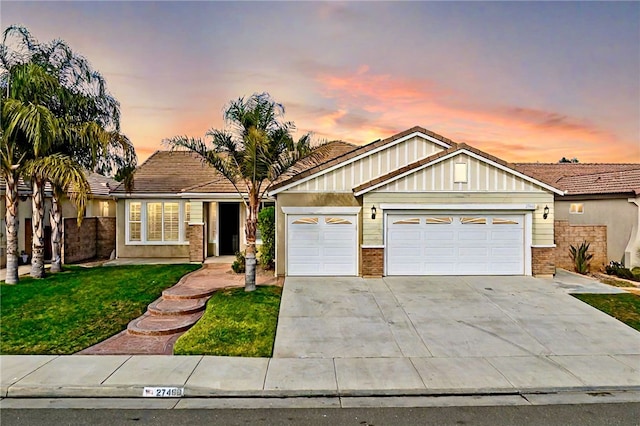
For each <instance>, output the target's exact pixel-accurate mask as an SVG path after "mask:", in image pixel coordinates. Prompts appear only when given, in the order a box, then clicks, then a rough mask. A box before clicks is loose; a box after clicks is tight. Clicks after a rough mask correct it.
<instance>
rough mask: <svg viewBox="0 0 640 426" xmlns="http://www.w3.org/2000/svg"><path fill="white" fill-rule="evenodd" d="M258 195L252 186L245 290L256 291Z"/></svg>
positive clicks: (248, 221) (248, 219)
mask: <svg viewBox="0 0 640 426" xmlns="http://www.w3.org/2000/svg"><path fill="white" fill-rule="evenodd" d="M257 195H258V194H257V192H255V193H254V188H251V191H250V193H249V211H248V214H247V225H246V229H245V235H246V237H247V250H246V252H245V276H244V291H254V290H255V289H256V263H257V262H256V218H257V217H258V204H259V199H258V196H257Z"/></svg>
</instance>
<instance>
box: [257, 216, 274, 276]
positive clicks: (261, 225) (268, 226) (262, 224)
mask: <svg viewBox="0 0 640 426" xmlns="http://www.w3.org/2000/svg"><path fill="white" fill-rule="evenodd" d="M258 229H259V230H260V235H261V237H262V245H261V246H260V263H261V264H262V266H263V267H264V268H265V269H270V268H272V267H273V261H274V259H275V258H276V209H275V208H274V207H266V208H264V209H262V210H260V213H258Z"/></svg>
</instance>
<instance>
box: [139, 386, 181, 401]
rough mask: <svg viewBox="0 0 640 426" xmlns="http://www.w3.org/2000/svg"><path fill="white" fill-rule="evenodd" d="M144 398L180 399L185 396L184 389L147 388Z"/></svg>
mask: <svg viewBox="0 0 640 426" xmlns="http://www.w3.org/2000/svg"><path fill="white" fill-rule="evenodd" d="M142 396H144V397H147V398H178V397H182V396H184V388H151V387H146V386H145V388H144V390H143V391H142Z"/></svg>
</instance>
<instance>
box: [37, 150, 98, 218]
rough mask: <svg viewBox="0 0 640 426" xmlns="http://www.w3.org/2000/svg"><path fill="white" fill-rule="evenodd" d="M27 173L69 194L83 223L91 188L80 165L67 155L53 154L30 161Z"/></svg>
mask: <svg viewBox="0 0 640 426" xmlns="http://www.w3.org/2000/svg"><path fill="white" fill-rule="evenodd" d="M25 173H26V174H27V175H28V176H32V177H35V178H38V179H43V180H46V181H48V182H50V183H51V185H52V186H53V187H54V188H56V187H57V188H58V189H59V190H61V191H64V192H66V193H67V194H69V199H70V200H71V201H72V202H73V204H74V205H75V207H76V209H77V211H78V222H81V221H82V217H83V216H84V211H85V207H86V203H87V198H88V196H89V194H90V193H91V188H90V186H89V182H88V181H87V178H86V175H85V171H84V169H83V168H82V166H81V165H80V164H78V163H77V162H75V161H74V160H73V159H72V158H70V157H68V156H66V155H61V154H52V155H49V156H46V157H40V158H37V159H33V160H29V161H28V162H27V163H26V164H25Z"/></svg>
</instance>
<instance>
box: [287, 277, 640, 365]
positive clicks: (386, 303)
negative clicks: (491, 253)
mask: <svg viewBox="0 0 640 426" xmlns="http://www.w3.org/2000/svg"><path fill="white" fill-rule="evenodd" d="M570 278H571V277H568V278H567V277H565V281H567V280H569V281H570ZM596 284H597V283H596ZM569 287H571V288H572V289H573V290H575V286H574V287H572V286H569V285H567V284H566V282H564V283H559V282H556V283H554V282H553V281H552V280H542V279H536V278H531V277H385V278H381V279H361V278H345V277H338V278H334V277H325V278H320V277H315V278H306V277H305V278H302V277H288V278H287V279H286V281H285V286H284V293H283V296H282V305H281V309H280V317H279V322H278V329H277V334H276V341H275V347H274V357H276V358H387V357H389V358H409V357H410V358H456V359H459V358H461V357H485V358H489V357H501V358H500V359H503V360H504V359H508V358H509V357H526V356H532V357H540V356H542V357H547V356H549V359H551V358H553V356H555V355H558V356H562V357H561V358H562V359H564V360H567V359H570V358H571V359H572V360H573V361H575V357H580V356H589V357H590V360H592V361H593V362H596V361H597V360H599V359H600V358H601V357H602V358H607V360H609V361H612V360H610V357H611V356H615V357H616V358H615V359H616V365H617V364H618V363H623V364H626V365H627V366H631V367H632V368H633V370H630V371H632V372H634V374H635V373H638V365H640V333H638V332H636V331H635V330H633V329H632V328H631V327H628V326H626V325H625V324H623V323H621V322H619V321H617V320H615V319H613V318H611V317H609V316H608V315H606V314H604V313H602V312H600V311H598V310H596V309H594V308H592V307H590V306H589V305H587V304H585V303H583V302H581V301H579V300H577V299H575V298H574V297H572V296H570V295H569V294H567V291H566V290H565V289H566V288H569ZM594 287H597V285H595V284H594ZM614 291H615V289H614ZM504 357H507V358H504ZM567 357H568V358H567ZM572 357H573V358H572ZM594 357H595V358H594ZM501 362H502V361H501ZM605 364H606V362H605ZM634 366H635V367H634Z"/></svg>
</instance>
